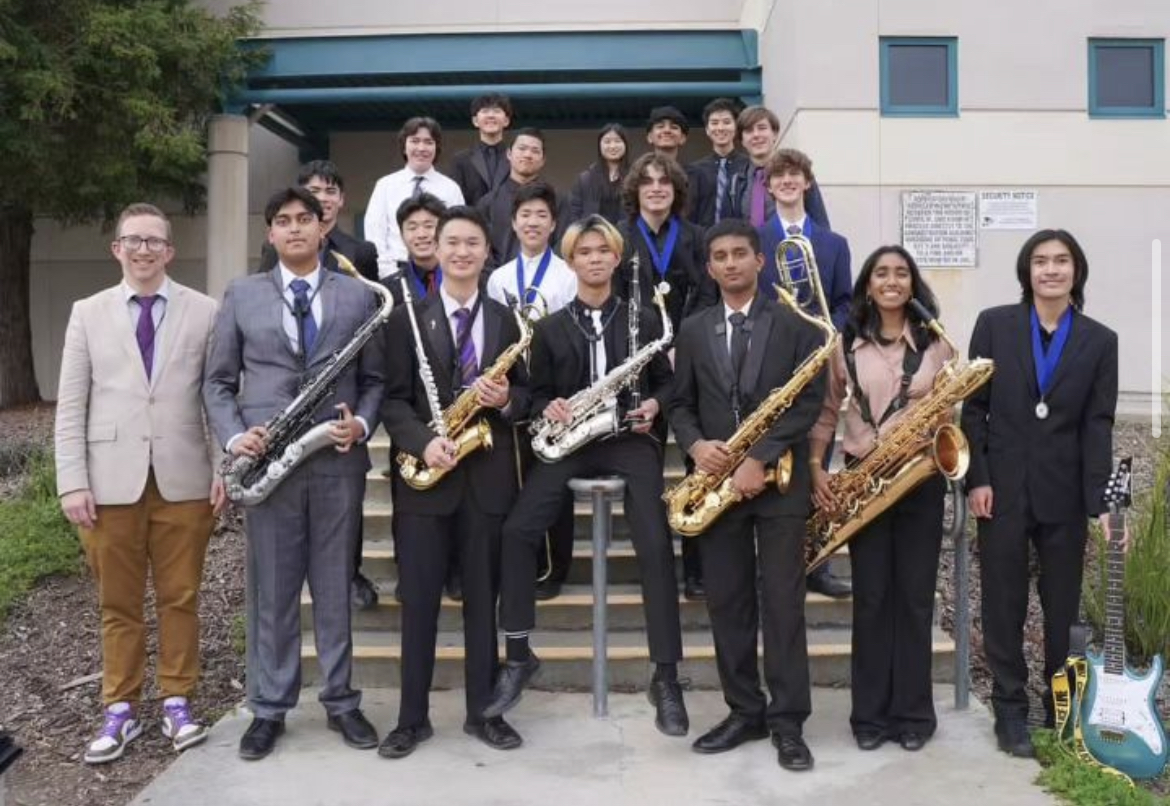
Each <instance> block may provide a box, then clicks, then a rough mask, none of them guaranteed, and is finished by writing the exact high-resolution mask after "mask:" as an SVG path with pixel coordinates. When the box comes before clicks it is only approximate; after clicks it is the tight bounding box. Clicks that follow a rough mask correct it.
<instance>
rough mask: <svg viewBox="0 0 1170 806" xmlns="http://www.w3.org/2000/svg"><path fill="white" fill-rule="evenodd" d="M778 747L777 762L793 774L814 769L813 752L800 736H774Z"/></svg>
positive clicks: (773, 738)
mask: <svg viewBox="0 0 1170 806" xmlns="http://www.w3.org/2000/svg"><path fill="white" fill-rule="evenodd" d="M772 744H774V745H776V760H777V761H779V762H780V766H781V767H783V768H784V769H786V770H791V771H792V772H804V771H805V770H811V769H812V767H813V756H812V751H811V750H809V749H808V745H807V744H805V743H804V739H802V738H800V737H799V736H773V737H772Z"/></svg>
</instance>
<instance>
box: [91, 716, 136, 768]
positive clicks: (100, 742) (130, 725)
mask: <svg viewBox="0 0 1170 806" xmlns="http://www.w3.org/2000/svg"><path fill="white" fill-rule="evenodd" d="M141 735H142V724H141V723H140V722H139V721H138V720H137V719H135V718H134V709H133V708H131V707H130V703H126V702H116V703H114V704H113V705H110V706H109V707H108V708H106V721H105V723H104V724H103V725H102V732H101V733H100V734H98V737H97V738H96V739H94V740H93V741H92V742H90V743H89V747H88V748H86V751H85V763H86V764H105V763H106V762H107V761H114V760H115V759H119V758H121V757H122V752H123V751H124V750H125V749H126V745H128V744H130V742H132V741H134V740H135V739H137V738H138V737H139V736H141Z"/></svg>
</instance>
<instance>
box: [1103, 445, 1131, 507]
mask: <svg viewBox="0 0 1170 806" xmlns="http://www.w3.org/2000/svg"><path fill="white" fill-rule="evenodd" d="M1132 470H1133V457H1132V456H1126V457H1125V458H1124V459H1122V460H1121V461H1119V462H1118V463H1117V469H1116V470H1114V471H1113V473H1112V474H1110V476H1109V481H1108V482H1107V483H1106V485H1105V494H1104V496H1102V498H1103V500H1104V503H1105V505H1106V506H1107V507H1109V511H1110V512H1112V513H1114V514H1116V513H1118V512H1120V511H1121V510H1123V509H1127V508H1128V507H1129V506H1130V504H1132V503H1133V484H1132V479H1133V475H1132Z"/></svg>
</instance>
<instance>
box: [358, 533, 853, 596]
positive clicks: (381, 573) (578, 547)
mask: <svg viewBox="0 0 1170 806" xmlns="http://www.w3.org/2000/svg"><path fill="white" fill-rule="evenodd" d="M675 547H676V548H675V553H676V555H677V553H678V551H679V549H678V548H677V547H678V541H675ZM606 557H607V558H608V566H609V567H608V578H609V581H610V584H613V585H618V584H628V583H636V582H638V581H639V578H640V577H639V574H638V559H637V556H636V555H635V554H634V547H633V545H632V544H631V543H630V541H629V540H628V539H625V540H615V541H614V543H613V544H612V545H611V546H610V547H609V551H608V552H607V553H606ZM829 563H830V568H831V569H832V572H833V574H835V575H836V576H838V577H841V578H842V579H849V578H851V576H852V572H851V570H850V566H849V552H848V548H847V547H846V548H843V549H841V550H840V551H838V552H837V553H836V554H834V555H833V557H832V559H831V560H830V561H829ZM675 565H676V568H677V571H678V574H679V577H680V578H681V575H682V560H681V559H676V561H675ZM362 573H364V574H365V575H366V577H367V578H369V579H371V580H374V581H375V582H378V583H383V584H384V583H392V582H393V581H394V580H396V579H398V566H397V565H396V564H395V562H394V541H393V540H392V539H379V540H372V539H369V538H368V537H367V539H366V542H365V545H364V547H363V549H362ZM566 582H567V583H568V584H570V585H590V584H592V582H593V543H592V542H591V541H589V540H587V539H578V540H576V541H575V542H574V544H573V564H572V565H571V566H569V577H568V579H567V580H566Z"/></svg>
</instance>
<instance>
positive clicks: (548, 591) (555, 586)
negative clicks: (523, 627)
mask: <svg viewBox="0 0 1170 806" xmlns="http://www.w3.org/2000/svg"><path fill="white" fill-rule="evenodd" d="M561 586H562V583H560V582H557V581H556V580H553V579H546V580H545V581H544V582H537V583H536V600H537V601H538V602H547V601H548V600H549V599H555V598H557V597H558V596H560V595H561Z"/></svg>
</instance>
